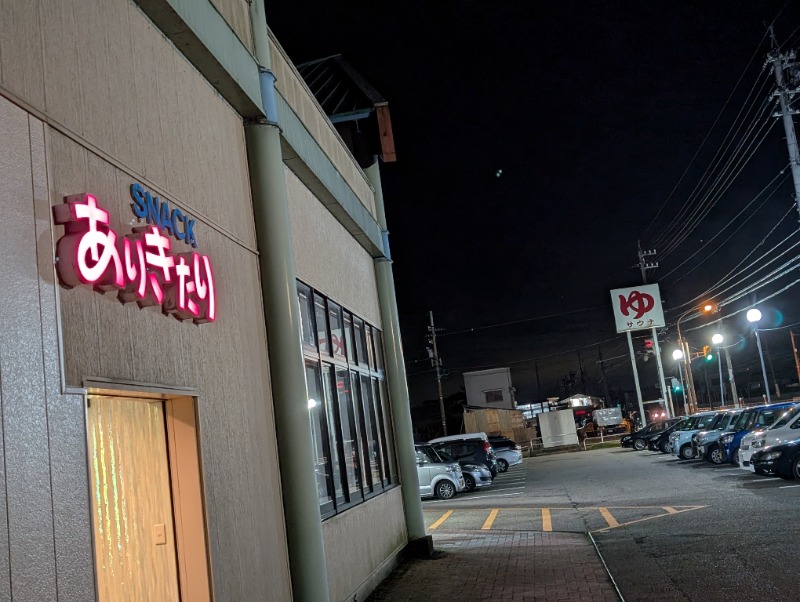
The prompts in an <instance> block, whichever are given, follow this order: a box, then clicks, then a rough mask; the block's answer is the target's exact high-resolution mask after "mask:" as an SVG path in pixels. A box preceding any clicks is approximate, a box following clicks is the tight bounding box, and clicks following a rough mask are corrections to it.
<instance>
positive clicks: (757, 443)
mask: <svg viewBox="0 0 800 602" xmlns="http://www.w3.org/2000/svg"><path fill="white" fill-rule="evenodd" d="M752 447H753V448H756V447H764V440H763V439H753V443H752Z"/></svg>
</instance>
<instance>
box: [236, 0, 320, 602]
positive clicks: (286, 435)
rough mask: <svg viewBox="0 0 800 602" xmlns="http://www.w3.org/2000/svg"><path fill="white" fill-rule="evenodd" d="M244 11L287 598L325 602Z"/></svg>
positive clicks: (266, 126) (266, 144) (258, 24)
mask: <svg viewBox="0 0 800 602" xmlns="http://www.w3.org/2000/svg"><path fill="white" fill-rule="evenodd" d="M250 7H251V17H252V25H253V38H254V45H255V55H256V60H257V61H258V64H259V67H260V71H261V91H262V104H263V107H264V113H265V114H266V119H264V118H260V119H257V120H253V121H252V122H250V123H249V124H248V125H247V126H246V127H245V136H246V141H247V159H248V164H249V170H250V188H251V194H252V197H253V214H254V218H255V226H256V240H257V243H258V251H259V258H258V261H259V268H260V272H261V294H262V299H263V306H264V319H265V321H266V325H267V342H268V350H269V372H270V380H271V383H272V398H273V405H274V412H275V431H276V435H277V439H278V449H279V453H278V460H279V463H280V470H281V492H282V497H283V509H284V519H285V522H286V539H287V545H288V548H289V569H290V572H291V579H292V594H293V599H294V600H300V601H303V602H324V601H327V600H329V599H330V594H329V591H328V573H327V566H326V562H325V549H324V540H323V534H322V519H321V515H320V511H319V499H318V492H317V480H316V475H315V471H314V460H313V451H312V450H313V446H312V435H311V424H310V421H309V417H308V391H307V389H306V379H305V369H304V365H303V350H302V346H301V343H300V309H299V306H298V302H297V281H296V278H297V276H296V272H295V260H294V250H293V247H292V236H291V224H290V221H289V199H288V194H287V192H286V182H285V179H284V165H283V156H282V154H281V139H280V129H279V127H278V124H277V114H276V110H275V96H274V88H273V85H274V82H275V77H274V76H273V75H272V72H271V71H270V67H271V61H270V53H269V35H268V32H267V21H266V16H265V13H264V0H254V1H253V2H252V4H251V5H250ZM264 552H268V551H267V550H265V551H264Z"/></svg>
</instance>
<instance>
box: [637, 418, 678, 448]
mask: <svg viewBox="0 0 800 602" xmlns="http://www.w3.org/2000/svg"><path fill="white" fill-rule="evenodd" d="M671 420H673V421H674V422H673V423H672V424H671V425H669V426H668V427H667V428H665V429H664V430H663V431H659V432H657V433H651V434H650V435H647V449H649V450H651V451H660V452H661V453H662V454H668V453H670V452H671V451H672V448H671V447H670V445H669V436H670V435H671V434H672V432H673V431H674V430H675V429H676V428H678V427H680V426H681V425H682V424H684V423H685V422H686V420H688V418H686V417H685V416H684V417H681V418H680V419H677V420H676V419H675V418H672V419H671Z"/></svg>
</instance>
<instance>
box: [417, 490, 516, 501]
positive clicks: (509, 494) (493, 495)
mask: <svg viewBox="0 0 800 602" xmlns="http://www.w3.org/2000/svg"><path fill="white" fill-rule="evenodd" d="M522 494H523V492H522V491H520V492H518V493H484V494H483V495H471V496H469V497H459V498H451V499H449V500H423V501H422V503H423V504H443V503H445V502H447V503H450V504H458V503H459V502H469V501H470V500H476V499H478V498H480V499H484V498H487V497H510V496H513V495H522Z"/></svg>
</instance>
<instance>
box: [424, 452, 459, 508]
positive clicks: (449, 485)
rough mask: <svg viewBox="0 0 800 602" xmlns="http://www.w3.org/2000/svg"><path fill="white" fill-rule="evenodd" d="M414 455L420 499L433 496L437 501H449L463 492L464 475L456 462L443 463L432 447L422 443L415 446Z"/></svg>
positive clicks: (442, 459)
mask: <svg viewBox="0 0 800 602" xmlns="http://www.w3.org/2000/svg"><path fill="white" fill-rule="evenodd" d="M414 453H415V455H416V457H417V477H418V478H419V493H420V495H421V496H422V497H428V496H432V495H435V496H436V497H438V498H439V499H442V500H449V499H450V498H452V497H453V496H455V495H456V494H457V493H458V492H459V491H463V490H464V487H465V485H464V475H463V473H462V472H461V466H459V465H458V462H447V461H445V460H444V458H442V457H441V456H440V455H439V454H438V453H437V452H436V450H435V449H434V448H433V446H431V445H428V444H424V443H418V444H415V445H414Z"/></svg>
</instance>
